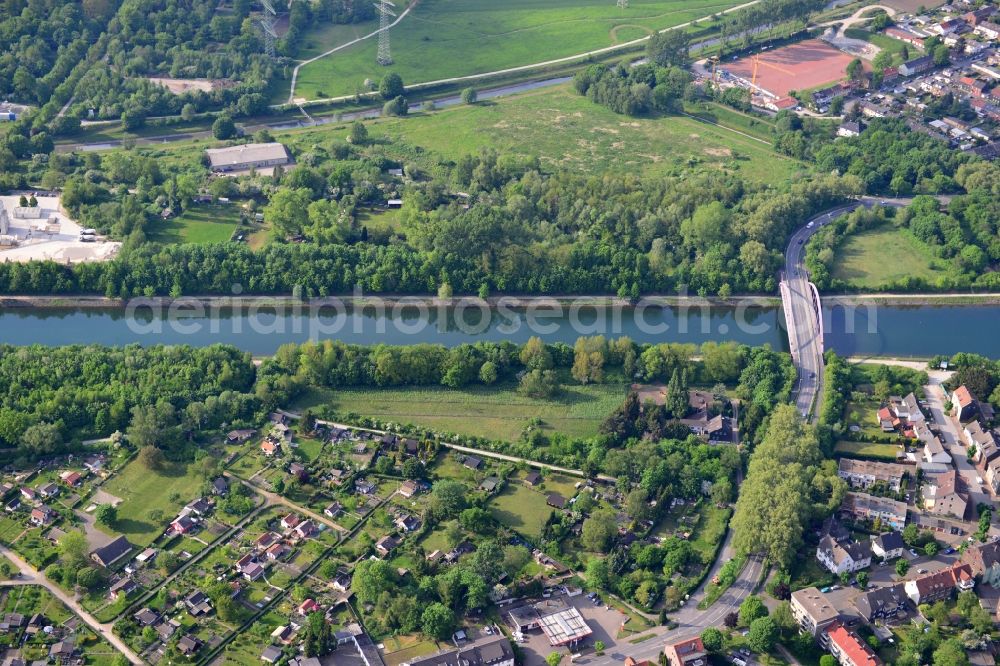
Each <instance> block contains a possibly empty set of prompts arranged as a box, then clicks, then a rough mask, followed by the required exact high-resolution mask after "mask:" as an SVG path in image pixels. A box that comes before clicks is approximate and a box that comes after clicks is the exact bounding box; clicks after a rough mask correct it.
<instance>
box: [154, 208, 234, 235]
mask: <svg viewBox="0 0 1000 666" xmlns="http://www.w3.org/2000/svg"><path fill="white" fill-rule="evenodd" d="M239 222H240V211H239V207H237V206H233V205H228V206H227V205H221V204H216V205H199V206H192V207H191V208H189V209H188V210H186V211H184V212H183V213H181V214H180V215H178V216H177V217H175V218H173V219H170V220H160V221H159V222H158V223H157V225H156V227H155V230H154V231H153V233H152V234H151V236H152V240H154V241H157V242H160V243H224V242H226V241H228V240H229V239H230V237H232V235H233V231H234V230H235V229H236V226H237V225H238V224H239Z"/></svg>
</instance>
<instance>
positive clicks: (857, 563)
mask: <svg viewBox="0 0 1000 666" xmlns="http://www.w3.org/2000/svg"><path fill="white" fill-rule="evenodd" d="M816 559H818V560H819V562H820V564H822V565H823V566H824V567H826V568H827V569H828V570H829V571H830V572H831V573H835V574H837V575H840V574H842V573H845V572H853V571H861V570H862V569H867V568H868V567H870V566H871V564H872V548H871V544H869V543H868V542H867V541H853V542H848V543H844V544H839V543H837V542H836V541H835V540H834V539H833V537H831V536H829V535H827V536H825V537H823V538H822V539H820V541H819V546H818V547H817V548H816Z"/></svg>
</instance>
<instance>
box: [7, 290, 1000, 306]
mask: <svg viewBox="0 0 1000 666" xmlns="http://www.w3.org/2000/svg"><path fill="white" fill-rule="evenodd" d="M821 297H822V300H823V303H824V304H825V305H831V306H832V305H841V306H844V305H914V306H919V305H949V306H958V305H1000V293H987V294H967V293H962V294H957V293H952V294H896V293H893V294H878V293H874V294H821ZM324 304H329V305H338V304H339V305H342V306H344V307H345V308H348V309H352V308H368V307H379V306H388V307H401V306H415V307H446V308H454V307H478V306H481V305H483V304H485V305H486V306H487V307H490V308H492V309H498V308H511V309H516V310H520V309H526V308H529V307H534V308H541V307H568V306H574V307H588V308H623V309H624V308H638V307H723V308H739V307H777V306H780V305H781V299H780V298H779V297H778V296H771V295H762V294H756V295H752V294H751V295H740V296H731V297H729V298H718V297H715V296H710V297H702V296H679V295H664V294H649V295H646V296H643V297H642V298H641V299H640V300H639V301H638V302H632V301H631V300H629V299H626V298H619V297H618V296H612V295H599V294H586V295H579V296H572V295H563V296H526V295H509V296H508V295H503V296H490V297H488V298H486V299H481V298H479V297H478V296H474V295H468V296H454V297H452V298H438V297H436V296H431V295H413V296H407V295H400V294H387V295H374V294H373V295H369V296H358V295H341V296H327V297H322V298H314V299H308V298H306V299H303V298H297V297H295V296H292V295H290V294H288V295H258V296H254V295H240V296H216V295H203V296H181V297H179V298H171V297H168V296H156V297H152V298H146V297H138V298H132V299H128V300H125V299H121V298H108V297H106V296H96V295H89V296H88V295H81V296H72V295H59V296H40V295H24V296H0V309H4V308H51V309H60V308H66V309H74V310H75V309H89V308H94V309H104V310H110V309H121V310H124V309H128V308H158V309H167V308H171V307H173V308H192V307H198V306H201V307H204V308H225V309H232V310H245V309H248V308H280V307H304V306H307V305H316V306H321V305H324Z"/></svg>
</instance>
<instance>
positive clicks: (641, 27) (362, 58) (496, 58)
mask: <svg viewBox="0 0 1000 666" xmlns="http://www.w3.org/2000/svg"><path fill="white" fill-rule="evenodd" d="M737 4H739V2H734V1H732V0H630V2H629V6H628V8H627V9H624V10H623V9H619V8H618V6H617V3H616V2H615V0H505V1H504V2H497V1H496V0H418V1H417V3H416V5H415V6H414V7H413V9H412V10H411V11H410V13H409V14H407V15H406V16H405V17H404V18H403V19H402V20H401V21H400V22H399V24H398V25H396V26H395V27H394V28H392V30H391V31H390V33H389V34H390V42H391V46H392V57H393V60H394V64H393V65H392V66H391V67H389V68H386V67H382V66H379V65H378V64H377V63H376V62H375V55H376V51H377V49H378V45H377V39H375V38H371V39H366V40H364V41H362V42H359V43H358V44H354V45H352V46H350V47H348V48H345V49H343V50H341V51H337V52H335V53H333V54H330V55H328V56H326V57H324V58H322V59H320V60H317V61H316V62H314V63H311V64H309V65H306V66H304V67H303V68H302V69H301V70H300V72H299V79H298V83H297V85H296V89H295V97H297V98H299V97H301V98H305V99H317V98H320V97H335V96H338V95H351V94H354V93H355V92H356V91H357V90H358V89H359V87H360V86H361V85H362V84H363V82H364V81H365V79H372V80H375V81H377V80H379V79H381V77H382V76H384V75H385V73H386V72H387V71H390V70H391V71H395V72H397V73H398V74H399V75H400V76H402V77H403V81H404V82H406V83H407V84H412V83H420V82H426V81H436V80H439V79H443V78H450V77H455V76H468V75H471V74H477V73H482V72H490V71H496V70H500V69H506V68H508V67H516V66H519V65H529V64H533V63H537V62H541V61H546V60H551V59H554V58H561V57H566V56H571V55H575V54H578V53H583V52H586V51H590V50H593V49H598V48H602V47H606V46H612V45H615V44H620V43H622V42H625V41H630V40H633V39H637V38H640V37H645V36H647V35H649V34H651V33H652V32H653V31H654V30H660V29H663V28H668V27H671V26H675V25H679V24H682V23H687V22H688V21H692V20H695V19H699V18H702V17H706V16H710V15H712V14H714V13H717V12H720V11H723V10H725V9H728V8H730V7H733V6H735V5H737ZM402 6H403V3H397V8H399V9H401V8H402ZM400 13H401V12H400ZM373 27H374V25H372V26H366V25H362V26H358V27H357V28H356V29H336V30H334V29H319V28H318V29H317V30H316V32H315V33H307V35H306V37H305V38H304V42H305V44H306V46H307V48H306V49H305V57H314V56H315V55H317V54H318V53H322V52H323V51H324V50H329V49H331V48H334V47H336V46H338V45H339V44H343V43H346V42H348V41H350V40H351V39H354V38H355V37H356V36H357V35H358V34H359V33H365V34H367V32H370V30H368V31H367V32H366V28H373ZM303 59H305V58H303ZM319 93H322V94H319Z"/></svg>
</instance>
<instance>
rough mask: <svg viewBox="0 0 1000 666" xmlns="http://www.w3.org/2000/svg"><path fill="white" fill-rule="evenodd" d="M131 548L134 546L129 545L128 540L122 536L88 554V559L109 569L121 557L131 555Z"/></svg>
mask: <svg viewBox="0 0 1000 666" xmlns="http://www.w3.org/2000/svg"><path fill="white" fill-rule="evenodd" d="M133 548H134V546H133V545H132V544H131V543H129V541H128V539H126V538H125V537H124V536H119V537H118V538H117V539H115V540H113V541H112V542H111V543H108V544H106V545H104V546H102V547H100V548H98V549H96V550H94V551H93V552H92V553H90V559H92V560H93V561H94V562H97V563H98V564H100V565H101V566H102V567H105V568H107V567H111V566H113V565H114V564H115V563H116V562H118V561H119V560H121V559H122V558H123V557H125V556H126V555H128V554H129V553H131V552H132V549H133Z"/></svg>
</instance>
